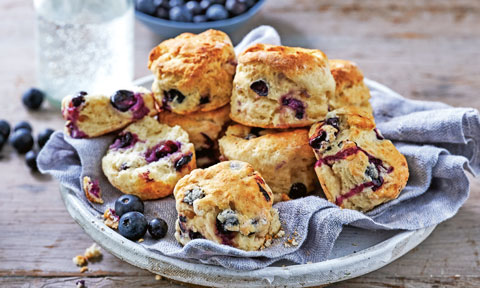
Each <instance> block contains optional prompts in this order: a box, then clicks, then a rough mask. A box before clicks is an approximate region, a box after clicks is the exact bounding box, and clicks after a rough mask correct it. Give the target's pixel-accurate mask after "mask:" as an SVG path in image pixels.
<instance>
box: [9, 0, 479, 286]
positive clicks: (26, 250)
mask: <svg viewBox="0 0 480 288" xmlns="http://www.w3.org/2000/svg"><path fill="white" fill-rule="evenodd" d="M451 2H452V3H451ZM453 2H455V3H453ZM259 24H270V25H272V26H274V27H276V28H277V29H278V31H279V32H280V35H281V36H282V39H283V42H284V44H287V45H297V46H304V47H312V48H320V49H322V50H323V51H324V52H325V53H326V54H327V55H328V56H329V57H330V58H345V59H350V60H353V61H355V62H357V63H358V64H359V65H360V67H361V68H362V69H363V71H364V72H365V75H366V76H367V77H369V78H371V79H375V80H377V81H379V82H381V83H384V84H386V85H387V86H389V87H391V88H392V89H394V90H396V91H398V92H400V93H401V94H403V95H404V96H405V97H408V98H415V99H423V100H431V101H443V102H447V103H449V104H451V105H454V106H471V107H474V108H477V109H478V108H480V97H479V91H480V65H479V64H480V63H479V59H480V1H478V0H464V1H428V0H417V1H414V0H396V1H376V0H369V1H354V0H351V1H346V0H342V1H328V0H322V1H316V0H310V1H306V0H305V1H294V0H291V1H287V0H281V1H280V0H271V1H269V2H268V3H267V5H266V6H265V7H264V8H263V10H262V11H261V13H260V14H259V15H258V16H257V17H255V18H254V20H253V21H252V22H251V23H250V24H248V25H247V27H245V28H244V29H242V30H241V31H238V33H236V34H235V35H232V36H233V40H234V42H237V41H238V40H239V39H240V38H241V36H242V35H244V33H245V32H247V31H248V30H249V29H250V28H252V27H254V26H256V25H259ZM0 36H1V42H0V64H1V65H0V100H1V101H0V119H1V118H4V119H7V120H8V121H10V122H11V123H16V122H18V121H20V120H29V121H30V122H31V123H32V124H33V126H34V131H35V132H36V133H37V132H39V131H40V130H41V129H43V128H46V127H51V128H55V129H61V127H62V122H63V121H62V119H61V117H60V113H59V112H58V111H55V110H53V109H51V108H45V109H43V110H42V111H41V112H30V113H29V112H27V111H26V110H25V109H24V108H23V107H22V104H21V101H20V95H21V93H22V92H23V91H24V90H25V89H27V88H28V87H30V86H33V85H35V72H34V71H35V69H34V68H35V64H34V63H35V58H34V43H35V42H34V11H33V7H32V1H31V0H21V1H20V0H1V1H0ZM159 41H161V39H160V38H159V37H158V36H155V35H153V34H152V33H151V32H150V31H148V30H147V29H146V28H145V27H143V26H142V25H141V24H139V23H136V40H135V61H136V65H135V69H136V70H135V75H136V76H137V77H140V76H144V75H147V74H148V70H147V68H146V59H147V54H148V51H149V50H150V49H151V48H152V47H153V46H154V45H156V44H157V43H158V42H159ZM1 155H2V159H1V160H0V183H1V184H0V187H1V189H0V195H1V197H0V286H1V287H44V286H45V287H73V286H74V283H75V282H76V281H77V280H78V279H85V280H86V282H87V284H88V286H89V287H103V286H115V287H134V286H154V285H157V286H160V287H177V286H178V284H177V283H172V282H170V281H168V280H155V277H154V275H152V274H151V273H149V272H147V271H144V270H140V269H138V268H135V267H133V266H131V265H129V264H127V263H124V262H122V261H120V260H118V259H117V258H115V257H114V256H112V255H110V254H109V253H105V254H104V257H103V260H102V261H100V262H97V263H93V264H91V265H89V268H90V271H89V272H87V273H85V274H80V273H79V269H78V268H77V267H76V266H75V265H73V263H72V260H71V259H72V257H73V256H75V255H77V254H79V253H82V251H83V250H84V249H85V248H86V247H87V246H89V245H90V244H91V243H92V240H91V239H90V238H89V237H88V236H87V235H86V234H85V233H84V232H83V231H82V229H81V228H80V227H79V226H78V225H77V224H76V223H75V222H74V221H73V220H72V218H70V216H69V215H68V213H67V211H66V210H65V208H64V206H63V203H62V200H61V198H60V193H59V191H58V184H57V183H56V182H55V181H54V180H53V179H51V178H50V177H47V176H41V175H38V174H32V173H30V172H29V169H28V168H27V167H26V166H25V165H24V158H23V157H22V156H18V155H17V154H16V153H14V152H13V151H12V148H11V147H5V148H4V149H3V152H2V153H1ZM479 184H480V181H478V180H473V179H472V185H471V195H470V199H469V200H468V201H467V203H466V204H465V205H464V207H462V208H461V209H460V211H459V212H458V214H457V215H456V216H455V217H454V218H453V219H450V220H448V221H446V222H445V223H442V224H440V225H439V226H438V227H437V229H436V230H435V231H434V232H433V234H432V235H431V236H430V237H429V238H428V239H427V240H426V241H425V242H424V243H422V244H421V245H420V246H418V247H417V248H415V249H414V250H413V251H411V252H410V253H408V254H407V255H405V256H403V257H402V258H400V259H399V260H397V261H395V262H394V263H391V264H389V265H387V266H386V267H384V268H382V269H380V270H378V271H375V272H372V273H370V274H368V275H365V276H362V277H358V278H356V279H352V280H349V281H346V282H343V283H340V284H336V285H332V286H333V287H346V286H348V287H454V286H455V287H480V270H479V268H480V256H479V252H480V246H479V243H480V221H479V219H480V204H479V200H480V193H479V192H480V185H479Z"/></svg>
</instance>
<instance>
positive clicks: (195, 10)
mask: <svg viewBox="0 0 480 288" xmlns="http://www.w3.org/2000/svg"><path fill="white" fill-rule="evenodd" d="M185 8H187V9H188V10H189V11H190V13H192V15H198V14H200V13H202V7H200V3H198V2H197V1H188V2H187V4H185Z"/></svg>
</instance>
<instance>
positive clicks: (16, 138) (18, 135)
mask: <svg viewBox="0 0 480 288" xmlns="http://www.w3.org/2000/svg"><path fill="white" fill-rule="evenodd" d="M10 144H11V145H12V146H13V148H15V150H17V152H18V153H22V154H23V153H26V152H27V151H29V150H31V149H32V147H33V137H32V134H31V133H30V131H29V130H27V129H23V128H21V129H18V130H16V131H15V132H13V134H12V137H10Z"/></svg>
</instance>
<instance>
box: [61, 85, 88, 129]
mask: <svg viewBox="0 0 480 288" xmlns="http://www.w3.org/2000/svg"><path fill="white" fill-rule="evenodd" d="M86 95H87V92H85V91H80V92H78V94H77V96H75V97H73V98H72V100H71V101H70V104H69V106H68V107H67V117H66V120H67V123H66V127H67V130H68V134H70V136H71V137H72V138H86V137H88V135H87V134H85V132H83V131H81V130H80V129H78V127H77V120H78V116H79V113H80V110H81V108H82V105H83V103H85V96H86Z"/></svg>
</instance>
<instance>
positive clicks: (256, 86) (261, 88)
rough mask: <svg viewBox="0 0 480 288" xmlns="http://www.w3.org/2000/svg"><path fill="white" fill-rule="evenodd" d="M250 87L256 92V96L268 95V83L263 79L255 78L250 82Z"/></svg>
mask: <svg viewBox="0 0 480 288" xmlns="http://www.w3.org/2000/svg"><path fill="white" fill-rule="evenodd" d="M250 89H252V90H253V92H255V93H257V95H258V96H267V95H268V85H267V83H266V82H265V81H263V80H257V81H255V82H253V83H252V84H250Z"/></svg>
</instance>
